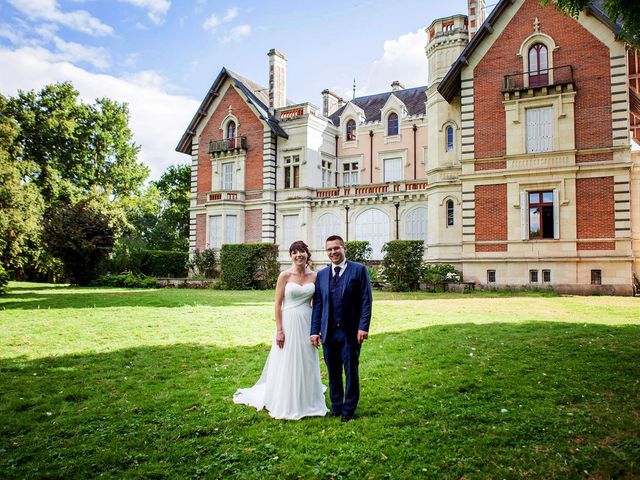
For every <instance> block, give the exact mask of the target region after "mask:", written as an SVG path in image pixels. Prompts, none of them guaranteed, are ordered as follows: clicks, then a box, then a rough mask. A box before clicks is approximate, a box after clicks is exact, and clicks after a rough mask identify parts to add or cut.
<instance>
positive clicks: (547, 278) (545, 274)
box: [542, 270, 551, 283]
mask: <svg viewBox="0 0 640 480" xmlns="http://www.w3.org/2000/svg"><path fill="white" fill-rule="evenodd" d="M542 282H543V283H549V282H551V270H542Z"/></svg>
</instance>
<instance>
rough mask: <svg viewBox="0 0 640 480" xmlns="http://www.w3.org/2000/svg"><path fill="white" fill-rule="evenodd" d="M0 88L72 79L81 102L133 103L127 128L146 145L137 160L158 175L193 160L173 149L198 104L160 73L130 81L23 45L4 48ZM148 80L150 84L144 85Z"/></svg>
mask: <svg viewBox="0 0 640 480" xmlns="http://www.w3.org/2000/svg"><path fill="white" fill-rule="evenodd" d="M0 71H2V72H11V75H0V92H2V93H3V94H4V95H15V94H16V93H17V91H18V89H21V90H32V89H35V90H39V89H41V88H42V87H44V86H45V85H47V84H51V83H56V82H63V81H71V82H73V85H74V86H75V88H76V89H77V90H78V91H79V92H80V95H81V97H82V99H83V101H85V102H87V103H93V102H94V101H95V99H96V98H99V97H109V98H111V99H113V100H116V101H119V102H126V103H128V105H129V112H130V115H131V116H130V121H129V126H130V127H131V130H132V131H133V134H134V138H135V141H136V142H137V143H139V144H140V145H141V146H142V149H141V151H140V154H139V157H138V158H139V160H140V161H142V162H143V163H145V164H146V165H148V166H149V167H150V168H151V170H152V178H154V179H157V178H159V177H160V175H161V174H162V172H163V171H164V170H165V169H166V168H167V167H168V166H169V165H172V164H176V163H185V162H188V161H189V157H188V156H187V155H183V154H180V153H177V152H175V150H174V149H175V147H176V145H177V144H178V141H179V140H180V137H181V136H182V134H183V132H184V130H185V129H186V127H187V126H188V124H189V122H190V121H191V118H192V116H193V114H194V112H195V111H196V109H197V108H198V105H199V102H198V101H197V100H195V99H193V98H189V97H185V96H180V95H172V94H170V93H168V92H167V91H166V90H165V89H164V86H166V82H164V83H163V82H162V81H161V80H160V77H158V76H157V75H155V76H154V75H153V74H151V73H150V72H143V73H142V74H141V75H138V76H137V77H135V76H134V77H132V79H133V80H131V79H122V78H117V77H114V76H111V75H104V74H95V73H91V72H88V71H86V70H84V69H82V68H78V67H76V66H74V65H72V64H70V63H68V62H62V61H59V60H58V59H57V58H56V56H55V54H52V53H51V52H48V51H47V50H45V49H42V48H40V49H36V48H20V49H17V50H10V49H7V48H5V47H2V46H0ZM145 77H146V78H147V79H148V80H149V81H150V82H151V84H150V85H144V83H143V79H144V78H145Z"/></svg>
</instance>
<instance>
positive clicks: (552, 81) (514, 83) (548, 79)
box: [502, 65, 573, 92]
mask: <svg viewBox="0 0 640 480" xmlns="http://www.w3.org/2000/svg"><path fill="white" fill-rule="evenodd" d="M569 83H573V67H572V66H571V65H562V66H560V67H555V68H547V69H544V70H539V71H535V72H520V73H515V74H513V75H505V76H504V84H503V89H502V91H503V92H515V91H516V90H526V89H528V88H537V87H548V86H551V85H566V84H569Z"/></svg>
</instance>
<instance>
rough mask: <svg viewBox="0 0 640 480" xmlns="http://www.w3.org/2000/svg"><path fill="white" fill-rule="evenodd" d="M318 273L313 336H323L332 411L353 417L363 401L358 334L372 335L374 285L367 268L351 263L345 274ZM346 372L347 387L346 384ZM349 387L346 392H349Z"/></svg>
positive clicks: (326, 270) (330, 269) (312, 321)
mask: <svg viewBox="0 0 640 480" xmlns="http://www.w3.org/2000/svg"><path fill="white" fill-rule="evenodd" d="M332 273H333V272H332V268H330V267H327V268H324V269H322V270H320V271H319V272H318V276H317V277H316V290H315V294H314V297H313V314H312V317H311V335H320V338H321V340H322V353H323V355H324V360H325V363H326V364H327V372H328V374H329V396H330V397H331V411H332V413H333V414H335V415H339V414H342V415H343V416H346V417H352V416H353V414H354V412H355V409H356V406H357V405H358V400H359V398H360V382H359V378H358V364H359V356H360V344H359V343H358V330H364V331H365V332H368V331H369V323H370V322H371V283H370V281H369V273H368V272H367V269H366V267H365V266H364V265H362V264H360V263H355V262H351V261H348V260H347V263H346V267H345V270H344V273H343V274H342V275H341V276H340V277H338V278H332ZM343 369H344V374H345V380H346V385H343V382H342V371H343ZM345 387H346V388H345Z"/></svg>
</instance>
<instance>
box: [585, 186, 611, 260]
mask: <svg viewBox="0 0 640 480" xmlns="http://www.w3.org/2000/svg"><path fill="white" fill-rule="evenodd" d="M613 191H614V190H613V177H597V178H578V179H577V180H576V229H577V232H576V235H577V238H578V240H579V239H581V238H614V237H615V233H616V230H615V203H614V194H613ZM614 248H615V244H614V242H613V241H612V242H578V250H612V249H614Z"/></svg>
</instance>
